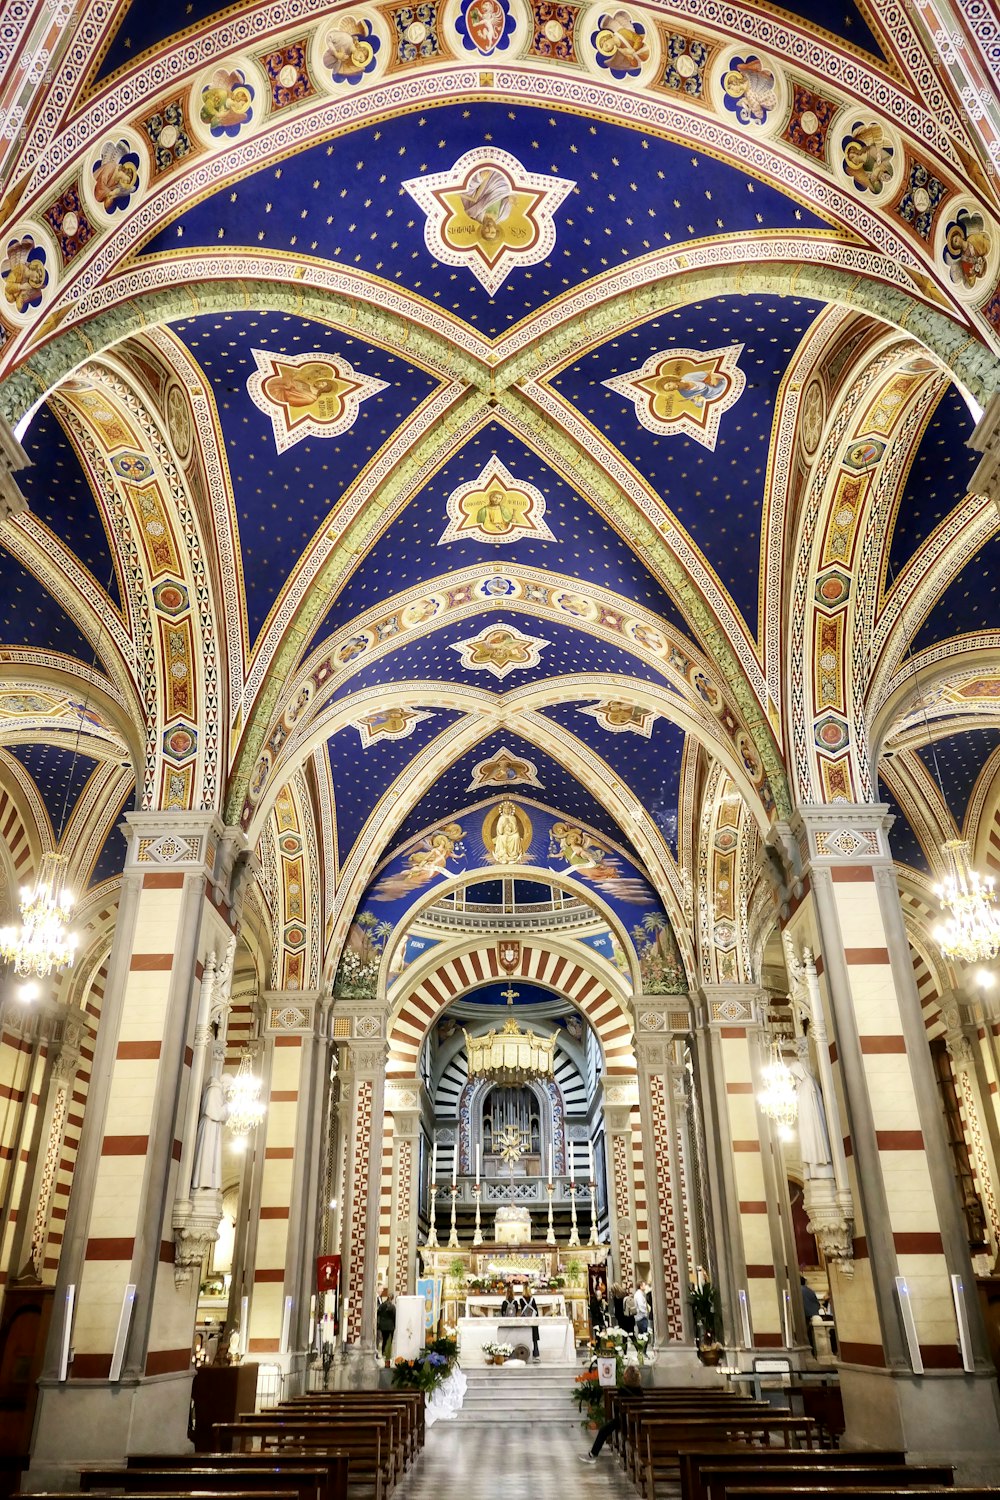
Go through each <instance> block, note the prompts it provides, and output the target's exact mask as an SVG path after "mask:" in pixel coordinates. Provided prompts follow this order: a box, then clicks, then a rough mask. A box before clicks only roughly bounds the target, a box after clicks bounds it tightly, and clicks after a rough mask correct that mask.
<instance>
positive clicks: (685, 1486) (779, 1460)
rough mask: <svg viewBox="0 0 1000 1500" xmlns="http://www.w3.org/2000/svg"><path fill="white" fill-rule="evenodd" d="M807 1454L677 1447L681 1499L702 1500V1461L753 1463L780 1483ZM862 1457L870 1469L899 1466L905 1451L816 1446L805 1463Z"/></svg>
mask: <svg viewBox="0 0 1000 1500" xmlns="http://www.w3.org/2000/svg"><path fill="white" fill-rule="evenodd" d="M806 1456H807V1455H805V1454H803V1453H802V1451H801V1450H800V1449H797V1448H751V1447H749V1446H748V1445H747V1444H746V1443H704V1444H702V1445H700V1446H699V1447H697V1448H696V1447H686V1448H681V1449H680V1452H679V1453H678V1459H679V1462H680V1474H681V1500H705V1496H704V1494H703V1493H702V1489H701V1478H700V1475H701V1470H702V1468H703V1467H704V1466H705V1465H706V1464H711V1465H712V1466H713V1467H715V1468H722V1467H723V1466H724V1465H726V1464H732V1465H733V1467H737V1466H746V1465H747V1464H749V1463H751V1462H752V1463H753V1464H754V1465H755V1466H756V1467H757V1469H758V1470H761V1469H766V1470H767V1471H768V1473H767V1478H768V1480H770V1478H771V1474H772V1472H773V1473H774V1475H775V1482H776V1483H780V1478H779V1477H778V1476H780V1474H781V1472H782V1471H783V1470H784V1469H786V1468H798V1467H800V1466H801V1465H802V1462H803V1460H804V1459H805V1458H806ZM860 1459H863V1461H864V1463H865V1465H866V1466H867V1467H868V1468H869V1469H870V1468H874V1467H875V1466H879V1467H881V1466H883V1465H888V1466H892V1467H896V1468H899V1467H901V1466H902V1465H903V1464H905V1463H906V1454H905V1453H904V1452H903V1450H902V1449H901V1448H881V1449H878V1450H874V1449H865V1451H864V1453H863V1454H858V1453H850V1452H847V1453H841V1452H840V1451H839V1450H837V1449H833V1450H831V1449H829V1448H823V1449H816V1450H814V1451H813V1452H811V1453H809V1454H808V1462H809V1464H810V1465H811V1466H812V1467H813V1468H815V1469H817V1470H820V1469H822V1470H824V1471H826V1470H829V1469H833V1468H838V1467H840V1466H842V1465H846V1466H848V1467H850V1466H851V1465H857V1463H858V1462H859V1460H860Z"/></svg>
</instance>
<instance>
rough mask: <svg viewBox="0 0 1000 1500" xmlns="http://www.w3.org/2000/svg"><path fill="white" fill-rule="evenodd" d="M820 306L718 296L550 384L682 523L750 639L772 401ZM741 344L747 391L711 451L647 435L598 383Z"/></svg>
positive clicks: (626, 337)
mask: <svg viewBox="0 0 1000 1500" xmlns="http://www.w3.org/2000/svg"><path fill="white" fill-rule="evenodd" d="M821 306H822V305H821V304H820V303H818V302H812V301H808V300H806V299H804V298H800V297H787V298H785V297H763V296H747V297H718V298H712V299H710V300H708V301H705V302H697V303H694V304H692V305H691V306H688V307H682V308H677V309H675V310H673V311H671V312H666V313H662V314H661V315H660V316H659V317H657V318H655V319H653V321H652V322H649V323H644V324H643V325H642V326H641V327H640V328H634V329H631V330H630V331H629V332H628V333H625V334H622V335H621V336H620V337H618V338H615V339H611V340H609V341H608V342H607V343H605V344H602V345H601V346H600V347H599V348H598V349H595V350H593V351H592V352H590V353H589V354H587V355H585V356H584V357H583V358H582V359H580V360H577V361H576V362H575V363H574V364H572V365H570V366H569V367H568V368H567V369H565V370H563V371H562V372H561V373H560V374H559V375H558V376H556V377H555V378H554V379H553V380H552V385H553V386H554V387H555V388H556V390H558V391H559V392H560V394H561V395H563V396H565V397H566V398H567V399H568V400H569V401H571V402H572V403H573V405H574V406H575V407H577V409H578V410H579V411H580V412H581V413H582V414H583V415H584V416H585V417H586V418H587V420H588V421H589V422H591V423H592V424H593V426H594V427H595V428H596V429H597V430H598V431H599V432H601V433H603V434H604V435H605V436H606V437H607V438H608V440H609V441H610V442H611V443H613V444H614V446H615V447H616V448H617V449H618V451H619V452H620V453H621V454H622V455H623V456H625V457H627V458H628V460H629V462H630V463H632V464H633V465H634V466H635V468H637V469H638V470H639V472H640V474H641V475H642V477H643V478H644V479H645V480H646V481H647V483H649V484H650V485H651V486H652V487H653V489H654V490H655V491H656V493H657V494H658V495H659V496H660V497H661V498H662V500H663V502H664V504H665V505H667V506H669V508H670V509H671V510H672V511H673V512H674V514H675V515H676V516H677V517H678V519H679V520H680V521H681V522H682V523H683V524H684V526H685V527H686V529H687V531H688V532H689V534H690V535H691V537H692V540H693V541H694V542H695V543H696V544H697V545H698V546H699V547H700V548H701V550H702V552H703V553H704V555H705V556H706V557H707V559H708V561H709V562H710V563H711V565H712V566H713V568H714V569H715V571H716V573H717V574H718V576H719V578H720V580H721V582H722V583H723V584H724V585H725V587H726V588H727V589H728V591H729V593H730V594H731V596H732V598H733V600H734V601H735V603H736V606H737V608H738V609H739V610H740V612H741V613H742V615H743V618H744V620H745V621H746V623H747V624H748V625H749V627H750V629H751V631H752V632H753V633H754V634H756V627H757V608H758V602H759V590H758V575H759V571H760V526H761V506H762V503H763V499H764V479H765V475H766V472H767V459H768V451H769V447H770V437H771V424H772V421H773V418H774V405H775V398H776V396H777V393H778V389H779V386H780V384H781V381H782V378H783V376H784V374H785V371H786V369H787V368H788V363H789V360H790V359H791V357H792V355H793V354H794V353H795V350H796V348H797V347H798V345H799V343H800V342H801V339H802V337H803V335H804V333H805V332H806V330H807V329H808V328H809V326H810V324H811V323H812V322H813V320H814V319H815V318H816V317H817V316H818V314H819V312H820V311H821ZM739 344H742V345H743V346H744V347H743V352H742V354H741V355H740V356H739V360H738V364H739V368H740V369H741V370H742V371H743V373H744V375H745V376H746V387H745V388H744V391H743V394H742V395H741V396H740V397H739V399H738V400H737V401H736V403H735V405H734V406H733V407H732V408H731V409H730V410H729V411H726V412H724V413H723V415H722V419H721V423H720V427H719V433H718V438H717V441H716V445H715V449H714V451H712V450H710V449H708V448H707V447H705V446H704V445H703V444H702V443H701V442H699V441H697V440H695V439H694V438H691V437H689V436H687V435H686V434H678V433H675V432H672V433H668V434H665V435H661V434H659V433H656V432H651V431H650V430H649V429H648V428H646V427H644V426H643V425H642V424H641V423H640V422H639V420H638V418H637V416H636V411H635V405H634V403H633V402H632V401H630V400H629V399H628V398H627V397H626V396H625V395H623V394H622V393H620V392H619V391H617V390H609V389H608V388H607V387H606V386H605V385H603V384H602V382H603V381H605V380H609V379H610V378H611V377H613V376H615V375H632V374H636V375H637V374H638V373H639V372H640V370H641V369H642V367H643V365H644V363H645V361H646V360H647V359H649V358H650V356H651V355H654V354H659V353H665V352H667V351H669V350H671V349H695V350H698V351H703V350H704V351H707V350H712V349H721V348H727V347H731V346H733V345H739Z"/></svg>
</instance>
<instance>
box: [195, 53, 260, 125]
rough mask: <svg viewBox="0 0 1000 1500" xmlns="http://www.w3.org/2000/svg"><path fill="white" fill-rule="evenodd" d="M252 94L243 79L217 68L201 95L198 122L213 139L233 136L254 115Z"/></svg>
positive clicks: (239, 73)
mask: <svg viewBox="0 0 1000 1500" xmlns="http://www.w3.org/2000/svg"><path fill="white" fill-rule="evenodd" d="M253 96H254V91H253V89H252V88H251V87H250V85H249V84H248V83H247V81H246V75H245V74H244V73H242V72H240V70H239V69H238V68H237V69H235V70H234V71H233V72H232V73H230V72H229V70H228V69H226V68H218V69H216V71H215V72H214V73H213V74H212V78H211V81H210V82H209V83H208V84H206V86H205V87H204V88H203V89H202V91H201V118H202V120H203V121H204V123H205V124H206V125H207V126H208V128H209V130H210V131H211V133H212V135H214V136H222V135H227V136H236V135H239V133H240V127H241V126H243V125H245V124H246V123H247V121H248V120H249V119H250V116H251V114H252V113H253Z"/></svg>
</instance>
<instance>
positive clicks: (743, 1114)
mask: <svg viewBox="0 0 1000 1500" xmlns="http://www.w3.org/2000/svg"><path fill="white" fill-rule="evenodd" d="M704 995H705V1003H706V1005H707V1008H708V1014H709V1022H710V1029H711V1045H712V1052H713V1061H714V1064H715V1067H716V1068H717V1070H718V1076H717V1078H716V1080H715V1082H716V1089H717V1097H718V1105H719V1111H720V1115H721V1118H722V1123H723V1125H724V1128H725V1134H726V1137H727V1146H726V1147H724V1148H723V1149H724V1150H727V1152H728V1157H729V1159H728V1161H727V1163H726V1171H725V1172H724V1181H725V1183H726V1185H727V1188H728V1192H727V1194H726V1196H727V1199H728V1201H727V1203H726V1209H725V1212H726V1217H727V1220H728V1223H729V1224H730V1225H731V1226H732V1232H734V1233H735V1235H736V1236H737V1244H738V1253H737V1255H735V1256H734V1257H732V1260H733V1265H732V1273H733V1275H734V1278H735V1282H736V1285H735V1286H734V1287H733V1288H732V1293H731V1296H732V1316H733V1333H734V1335H735V1338H736V1340H737V1342H738V1343H740V1344H743V1343H745V1331H744V1328H743V1319H742V1314H741V1310H740V1309H741V1297H740V1293H741V1292H743V1293H745V1295H746V1299H747V1302H748V1304H749V1316H750V1329H751V1335H752V1346H753V1348H755V1349H776V1348H781V1347H782V1346H783V1345H784V1343H785V1338H784V1330H783V1327H782V1316H781V1303H782V1295H783V1292H784V1290H785V1289H786V1287H787V1264H788V1259H787V1255H786V1253H785V1247H784V1245H783V1240H782V1226H781V1221H780V1217H779V1210H780V1202H781V1199H780V1195H779V1194H778V1192H777V1191H776V1187H775V1183H776V1173H775V1170H774V1162H773V1159H772V1156H773V1152H774V1142H773V1140H772V1138H771V1133H770V1132H769V1131H768V1130H766V1129H765V1128H764V1127H763V1122H762V1120H761V1117H760V1113H759V1111H758V1109H757V1100H756V1094H757V1090H758V1088H759V1084H760V1068H761V1065H762V1062H763V1060H764V1058H765V1056H766V1052H767V1048H768V1046H769V1038H768V1035H767V1032H766V1030H765V1029H764V1027H763V1026H762V1024H761V1022H762V1015H763V1000H764V997H763V994H762V992H761V991H759V990H758V989H756V988H755V987H753V986H747V985H728V984H726V985H706V986H705V988H704Z"/></svg>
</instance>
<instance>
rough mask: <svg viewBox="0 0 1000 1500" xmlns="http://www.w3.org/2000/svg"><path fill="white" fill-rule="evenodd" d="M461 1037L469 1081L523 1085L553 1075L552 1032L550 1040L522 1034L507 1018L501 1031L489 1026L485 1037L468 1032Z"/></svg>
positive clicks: (514, 1021)
mask: <svg viewBox="0 0 1000 1500" xmlns="http://www.w3.org/2000/svg"><path fill="white" fill-rule="evenodd" d="M464 1035H465V1050H466V1053H467V1055H468V1058H469V1077H470V1078H489V1079H492V1080H493V1082H494V1083H523V1082H524V1081H525V1079H528V1078H551V1077H552V1075H553V1064H552V1054H553V1051H554V1050H555V1045H556V1037H555V1032H553V1033H552V1035H551V1036H549V1037H542V1036H536V1035H535V1033H534V1032H533V1031H531V1030H530V1029H529V1030H528V1031H522V1030H521V1028H520V1027H519V1026H518V1024H517V1021H516V1020H515V1019H514V1017H513V1016H509V1017H508V1019H507V1021H506V1022H505V1023H504V1027H503V1030H502V1031H495V1030H494V1029H493V1028H492V1027H491V1028H490V1030H489V1031H488V1032H487V1033H486V1035H485V1036H470V1035H469V1033H468V1032H467V1031H466V1032H465V1033H464Z"/></svg>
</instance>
